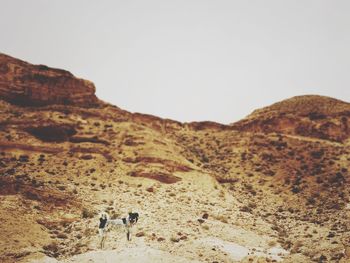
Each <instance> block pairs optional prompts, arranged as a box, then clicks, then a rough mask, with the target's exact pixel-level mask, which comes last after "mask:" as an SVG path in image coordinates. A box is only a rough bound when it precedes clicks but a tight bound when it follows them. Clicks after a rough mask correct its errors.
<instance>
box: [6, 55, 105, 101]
mask: <svg viewBox="0 0 350 263" xmlns="http://www.w3.org/2000/svg"><path fill="white" fill-rule="evenodd" d="M0 99H4V100H6V101H8V102H10V103H13V104H17V105H21V106H43V105H48V104H67V105H77V106H83V107H91V106H95V105H97V103H98V99H97V97H96V96H95V86H94V84H93V83H92V82H90V81H87V80H83V79H78V78H76V77H74V76H73V75H72V74H71V73H70V72H68V71H65V70H61V69H54V68H49V67H47V66H44V65H32V64H29V63H27V62H24V61H21V60H19V59H15V58H12V57H10V56H7V55H5V54H2V53H0Z"/></svg>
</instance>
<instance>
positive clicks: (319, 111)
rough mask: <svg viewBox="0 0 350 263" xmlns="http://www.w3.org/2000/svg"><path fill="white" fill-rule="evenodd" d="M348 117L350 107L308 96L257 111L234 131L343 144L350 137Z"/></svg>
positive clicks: (235, 125)
mask: <svg viewBox="0 0 350 263" xmlns="http://www.w3.org/2000/svg"><path fill="white" fill-rule="evenodd" d="M349 117H350V104H349V103H347V102H344V101H340V100H337V99H333V98H329V97H325V96H318V95H307V96H296V97H293V98H290V99H287V100H284V101H281V102H278V103H275V104H273V105H271V106H269V107H264V108H262V109H258V110H256V111H254V112H253V113H252V114H251V115H249V116H248V117H247V118H245V119H243V120H241V121H239V122H236V123H234V124H232V127H233V128H234V129H237V130H239V131H249V132H262V133H273V132H277V133H284V134H290V135H299V136H305V137H312V138H318V139H323V140H330V141H338V142H343V141H345V140H347V139H348V138H349V137H350V129H349V128H348V127H349Z"/></svg>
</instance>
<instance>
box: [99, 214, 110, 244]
mask: <svg viewBox="0 0 350 263" xmlns="http://www.w3.org/2000/svg"><path fill="white" fill-rule="evenodd" d="M108 220H109V216H108V214H107V213H106V212H102V213H101V214H100V219H99V225H98V234H99V236H100V248H101V249H103V247H104V243H105V241H106V230H107V225H108Z"/></svg>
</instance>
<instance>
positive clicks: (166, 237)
mask: <svg viewBox="0 0 350 263" xmlns="http://www.w3.org/2000/svg"><path fill="white" fill-rule="evenodd" d="M94 91H95V89H94V85H93V84H92V83H91V82H89V81H85V80H81V79H78V78H76V77H74V76H73V75H72V74H71V73H69V72H66V71H63V70H57V69H51V68H48V67H46V66H34V65H31V64H29V63H26V62H23V61H20V60H17V59H15V58H11V57H9V56H7V55H3V54H2V55H0V200H1V206H0V219H1V222H3V224H0V231H1V233H2V237H3V238H2V239H1V240H0V259H1V262H109V261H108V260H110V258H118V260H120V261H121V262H123V260H126V258H128V262H129V263H130V262H140V258H141V259H142V260H143V261H144V262H162V261H161V260H162V258H163V259H164V257H166V258H167V262H272V261H282V262H348V260H349V258H350V233H349V229H350V221H349V216H350V210H349V208H350V199H349V198H350V190H349V189H350V188H349V182H350V175H349V171H348V167H349V162H350V149H349V147H350V144H349V132H348V128H347V127H348V122H349V112H350V111H349V105H350V104H349V103H346V102H342V101H339V100H335V99H331V98H327V97H321V96H300V97H294V98H292V99H288V100H285V101H282V102H279V103H276V104H274V105H272V106H269V107H266V108H263V109H259V110H256V111H255V112H253V113H252V114H251V115H249V116H248V117H247V118H245V119H243V120H241V121H239V122H237V123H234V124H232V125H223V124H219V123H214V122H193V123H181V122H177V121H173V120H168V119H161V118H159V117H156V116H151V115H146V114H140V113H130V112H127V111H125V110H122V109H120V108H118V107H116V106H113V105H110V104H108V103H105V102H102V101H99V100H98V99H97V98H96V96H95V95H94ZM101 210H105V211H108V213H109V214H110V215H111V217H112V218H120V217H125V215H126V214H127V213H128V212H129V211H130V210H133V211H137V212H139V214H140V221H139V223H138V224H137V225H136V227H135V229H134V233H133V239H132V241H131V242H128V243H127V242H126V241H125V240H126V238H125V236H124V235H125V233H124V232H123V230H122V229H116V228H111V229H110V231H109V232H108V238H107V243H106V249H105V250H99V248H98V240H99V237H98V235H97V228H96V226H97V223H98V213H99V212H100V211H101ZM315 244H317V246H316V245H315ZM133 260H134V261H133Z"/></svg>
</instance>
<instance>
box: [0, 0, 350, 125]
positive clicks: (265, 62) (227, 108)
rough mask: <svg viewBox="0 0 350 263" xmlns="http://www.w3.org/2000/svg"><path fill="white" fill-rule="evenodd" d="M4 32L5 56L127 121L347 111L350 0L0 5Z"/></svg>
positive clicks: (0, 35) (57, 0)
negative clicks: (304, 106) (317, 101)
mask: <svg viewBox="0 0 350 263" xmlns="http://www.w3.org/2000/svg"><path fill="white" fill-rule="evenodd" d="M0 25H1V31H0V52H3V53H6V54H8V55H11V56H14V57H17V58H20V59H23V60H25V61H28V62H31V63H34V64H45V65H48V66H51V67H56V68H63V69H66V70H69V71H71V72H72V73H73V74H74V75H76V76H78V77H82V78H85V79H88V80H91V81H93V82H94V83H95V85H96V88H97V95H98V97H99V98H100V99H102V100H105V101H108V102H110V103H112V104H114V105H117V106H119V107H121V108H123V109H125V110H128V111H131V112H142V113H148V114H153V115H157V116H160V117H164V118H171V119H175V120H179V121H203V120H211V121H217V122H221V123H231V122H234V121H237V120H239V119H241V118H243V117H245V116H246V115H248V114H249V113H251V112H252V111H253V110H254V109H257V108H260V107H263V106H267V105H269V104H272V103H274V102H277V101H280V100H282V99H286V98H289V97H292V96H296V95H303V94H319V95H327V96H331V97H335V98H338V99H341V100H345V101H348V102H349V101H350V1H348V0H343V1H340V0H328V1H324V0H259V1H258V0H255V1H254V0H241V1H238V0H237V1H235V0H227V1H224V0H124V1H120V0H119V1H118V0H110V1H103V0H99V1H97V0H95V1H92V0H0Z"/></svg>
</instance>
